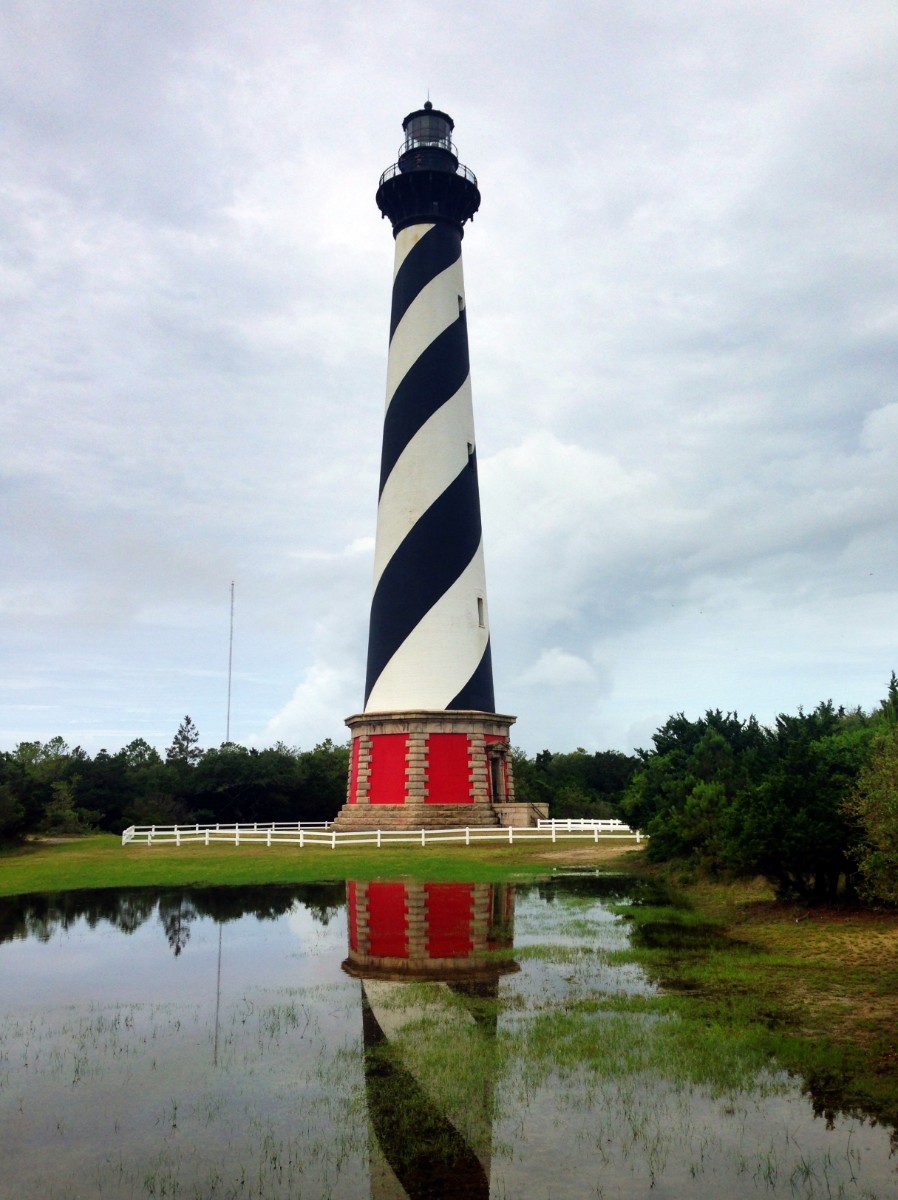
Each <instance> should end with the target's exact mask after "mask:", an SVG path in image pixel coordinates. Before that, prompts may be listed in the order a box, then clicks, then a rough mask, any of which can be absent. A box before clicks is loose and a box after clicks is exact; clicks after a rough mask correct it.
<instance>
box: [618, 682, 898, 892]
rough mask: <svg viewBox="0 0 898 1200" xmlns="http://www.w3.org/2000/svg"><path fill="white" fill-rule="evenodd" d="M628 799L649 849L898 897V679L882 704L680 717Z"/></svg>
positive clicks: (742, 871) (661, 736)
mask: <svg viewBox="0 0 898 1200" xmlns="http://www.w3.org/2000/svg"><path fill="white" fill-rule="evenodd" d="M652 742H653V748H652V749H651V750H640V751H639V752H638V758H639V764H638V766H637V768H636V770H635V771H634V773H633V776H632V778H631V780H630V782H629V783H628V785H627V788H626V790H625V792H624V795H623V797H622V799H621V815H622V816H623V817H624V819H626V820H627V821H628V822H629V823H630V824H631V825H634V826H636V827H638V828H640V829H642V830H644V831H645V832H646V833H648V834H649V835H650V841H649V845H648V855H649V858H651V859H653V860H655V861H659V862H660V861H670V860H677V861H684V862H688V863H691V864H694V865H695V866H697V867H700V868H702V869H704V870H706V871H709V872H712V873H725V874H729V875H734V876H743V877H744V876H753V875H762V876H765V877H766V878H767V879H769V880H770V881H771V882H772V883H773V884H775V886H776V888H777V890H778V891H779V893H780V894H781V895H784V896H788V895H795V896H800V897H802V898H804V899H807V900H813V899H816V900H827V901H829V900H833V899H835V898H837V897H838V896H848V897H856V896H859V897H861V898H866V899H868V900H873V901H876V902H887V903H896V902H898V680H896V677H895V673H894V672H892V677H891V680H890V682H889V688H888V694H887V696H886V698H885V699H884V700H883V701H882V703H881V704H880V705H879V706H878V707H877V708H876V709H874V710H873V711H872V712H869V713H867V712H864V711H862V710H861V709H852V710H850V711H849V710H846V709H845V708H838V709H837V708H835V707H834V705H833V703H832V701H829V700H827V701H825V702H823V703H821V704H818V705H817V707H816V708H815V709H814V710H813V711H811V712H804V711H802V710H799V712H798V713H796V714H786V713H783V714H780V716H778V717H777V718H776V721H775V722H774V724H773V725H772V726H771V727H766V726H763V725H761V724H760V723H759V722H758V721H757V720H756V718H755V717H753V716H751V717H748V718H747V719H742V718H740V717H739V716H738V714H737V713H735V712H731V713H723V712H721V711H720V710H719V709H715V710H709V711H708V712H706V713H705V715H704V716H703V717H701V718H699V719H698V720H694V721H691V720H689V719H688V718H687V717H686V716H684V714H683V713H679V714H677V715H676V716H673V717H670V718H669V719H668V720H667V721H666V722H665V724H664V725H662V726H661V728H660V729H659V730H658V731H657V732H656V733H655V734H654V736H653V738H652Z"/></svg>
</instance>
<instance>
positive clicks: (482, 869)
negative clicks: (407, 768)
mask: <svg viewBox="0 0 898 1200" xmlns="http://www.w3.org/2000/svg"><path fill="white" fill-rule="evenodd" d="M641 853H642V850H641V849H636V848H635V847H634V846H632V845H631V844H630V843H626V844H625V845H624V846H621V843H620V842H600V843H599V844H598V845H595V844H589V845H588V846H584V843H583V841H582V840H580V841H578V840H571V841H569V842H567V843H565V842H563V841H562V840H561V839H560V838H559V840H558V842H557V843H556V844H555V845H554V846H553V845H552V844H551V843H549V842H528V843H526V844H521V843H518V844H517V845H516V846H507V845H504V844H502V843H494V844H491V845H480V846H426V847H414V846H412V847H406V846H391V847H388V846H384V847H382V848H381V849H380V850H378V849H377V848H376V847H370V846H348V847H345V848H338V849H336V850H330V849H326V848H324V847H317V846H316V847H311V848H310V847H308V846H306V847H304V848H303V849H301V850H300V849H299V848H298V847H297V846H271V847H267V846H258V845H244V846H229V845H226V844H221V843H219V844H218V845H216V846H209V847H208V848H207V847H205V846H196V845H190V846H181V847H175V846H171V845H159V846H149V847H148V846H137V845H134V844H129V845H127V846H122V844H121V839H120V838H118V837H116V836H115V835H113V834H98V835H96V836H94V837H86V838H71V839H66V840H59V841H50V840H37V839H35V840H33V841H29V842H27V843H26V844H25V845H24V846H21V847H16V848H12V849H7V850H3V851H0V896H16V895H24V894H27V893H29V892H59V891H67V890H70V889H73V888H104V887H145V886H167V885H169V884H177V885H185V886H186V885H194V886H208V885H213V884H214V885H221V884H226V885H227V884H254V885H258V884H264V883H311V882H321V881H324V880H329V879H379V878H385V879H388V878H394V879H395V878H400V877H405V878H411V879H428V880H433V881H439V880H464V881H468V882H482V881H483V882H500V881H503V880H509V879H527V878H532V877H533V876H536V875H547V874H550V873H551V871H552V870H553V868H555V869H557V868H559V867H562V866H586V867H590V866H602V867H603V868H608V869H613V870H629V869H631V864H632V863H634V862H638V860H639V856H640V855H641Z"/></svg>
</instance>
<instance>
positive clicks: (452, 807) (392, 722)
mask: <svg viewBox="0 0 898 1200" xmlns="http://www.w3.org/2000/svg"><path fill="white" fill-rule="evenodd" d="M514 719H515V718H514V717H509V716H501V715H499V714H497V713H482V712H453V711H441V712H424V711H416V712H392V713H361V714H359V715H357V716H353V717H348V718H347V720H346V724H347V725H348V726H349V728H350V729H351V730H352V766H351V769H350V776H349V786H348V788H347V796H346V804H345V805H344V806H343V808H342V809H341V810H340V813H339V815H338V817H337V820H336V822H335V828H337V829H338V830H340V829H426V828H431V829H438V828H444V827H452V826H464V825H471V826H476V825H498V824H499V820H498V817H497V815H496V813H495V811H494V808H493V805H494V804H501V803H509V802H512V801H513V800H514V776H513V773H512V766H511V757H510V754H509V740H508V731H509V729H510V728H511V726H512V724H513V723H514Z"/></svg>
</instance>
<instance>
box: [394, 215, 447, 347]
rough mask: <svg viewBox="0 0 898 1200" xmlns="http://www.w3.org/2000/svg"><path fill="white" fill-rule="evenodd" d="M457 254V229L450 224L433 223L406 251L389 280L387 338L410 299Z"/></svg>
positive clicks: (443, 269) (410, 301) (409, 303)
mask: <svg viewBox="0 0 898 1200" xmlns="http://www.w3.org/2000/svg"><path fill="white" fill-rule="evenodd" d="M459 258H461V232H460V231H459V230H457V229H453V228H452V226H451V225H443V224H439V225H434V226H433V228H432V229H430V230H428V231H427V233H425V234H424V236H423V237H421V238H420V239H419V241H417V242H416V243H415V245H414V246H413V247H412V249H411V250H410V251H409V252H408V254H407V255H406V256H405V259H404V260H403V263H402V266H401V267H400V268H399V270H398V271H397V272H396V278H395V279H394V280H393V308H392V312H391V313H390V340H391V341H392V339H393V334H394V333H395V332H396V326H397V325H398V324H399V322H400V321H401V320H402V318H403V317H404V316H405V313H406V311H407V310H408V308H409V306H410V305H411V303H412V301H413V300H414V299H415V297H416V296H417V295H418V293H419V292H420V291H421V289H422V288H425V287H426V286H427V284H428V283H430V281H431V279H435V278H436V277H437V275H439V274H441V273H442V272H443V271H445V270H446V268H447V267H451V266H452V264H453V263H454V262H457V261H458V259H459Z"/></svg>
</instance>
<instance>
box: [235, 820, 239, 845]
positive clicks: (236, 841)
mask: <svg viewBox="0 0 898 1200" xmlns="http://www.w3.org/2000/svg"><path fill="white" fill-rule="evenodd" d="M234 845H235V846H239V845H240V826H239V825H235V826H234Z"/></svg>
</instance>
